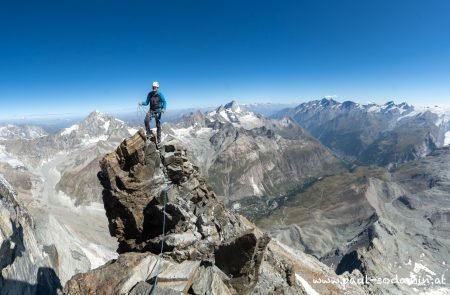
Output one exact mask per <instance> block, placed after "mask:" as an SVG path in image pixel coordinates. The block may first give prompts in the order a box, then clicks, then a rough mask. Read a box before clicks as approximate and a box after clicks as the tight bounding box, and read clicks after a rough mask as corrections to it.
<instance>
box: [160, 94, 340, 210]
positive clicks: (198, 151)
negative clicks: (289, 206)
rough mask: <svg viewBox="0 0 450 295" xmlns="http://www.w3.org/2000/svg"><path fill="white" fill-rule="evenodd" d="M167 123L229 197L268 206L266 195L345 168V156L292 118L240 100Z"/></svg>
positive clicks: (171, 134)
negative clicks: (274, 117) (249, 106)
mask: <svg viewBox="0 0 450 295" xmlns="http://www.w3.org/2000/svg"><path fill="white" fill-rule="evenodd" d="M164 127H165V129H164V131H165V133H166V134H168V136H167V138H168V139H171V138H176V139H178V140H180V141H181V142H182V143H183V144H184V145H186V146H187V147H188V150H189V153H188V157H189V159H191V160H192V162H193V163H195V164H196V165H198V166H199V168H200V171H201V172H202V173H203V174H204V175H205V176H206V178H207V179H208V183H210V185H211V186H212V187H213V188H214V191H215V192H216V193H217V194H218V195H219V196H221V197H224V198H223V200H226V201H230V200H231V201H238V200H239V201H242V199H247V200H259V201H260V202H261V204H260V205H261V206H262V207H264V206H265V203H266V198H271V199H273V198H274V197H277V196H280V195H283V194H286V193H287V192H289V191H291V190H295V189H297V188H298V187H301V186H302V185H304V184H305V183H307V182H309V181H311V180H312V179H316V178H318V177H321V176H324V175H329V174H333V173H336V172H339V171H342V170H343V164H342V162H341V161H340V160H338V159H337V158H336V157H335V156H333V155H332V154H331V153H330V152H329V151H328V150H327V149H326V148H325V147H323V146H322V145H321V144H320V143H319V142H318V141H317V140H315V139H314V138H313V137H311V136H310V135H309V134H308V133H307V132H305V131H304V130H303V129H302V128H300V127H299V126H298V125H297V124H295V123H294V122H293V121H292V120H290V119H287V118H284V119H280V120H272V119H268V118H265V117H263V116H261V115H257V114H255V113H252V112H249V111H247V110H246V109H245V108H244V107H243V106H241V105H239V104H238V103H236V102H231V103H229V104H227V105H225V106H221V107H219V108H217V109H216V110H215V111H212V112H209V113H201V112H197V113H193V114H191V115H189V116H185V117H184V118H183V119H182V120H180V121H179V122H178V123H177V124H167V125H165V126H164ZM254 196H258V197H261V198H254ZM240 203H241V205H243V204H245V203H246V202H240ZM255 205H256V204H248V206H249V207H252V206H253V207H254V206H255Z"/></svg>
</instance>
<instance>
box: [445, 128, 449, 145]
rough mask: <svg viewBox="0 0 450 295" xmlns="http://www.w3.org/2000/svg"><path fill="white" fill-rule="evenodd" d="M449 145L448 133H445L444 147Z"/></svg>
mask: <svg viewBox="0 0 450 295" xmlns="http://www.w3.org/2000/svg"><path fill="white" fill-rule="evenodd" d="M445 145H450V131H447V132H445V139H444V146H445Z"/></svg>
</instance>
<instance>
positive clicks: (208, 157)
mask: <svg viewBox="0 0 450 295" xmlns="http://www.w3.org/2000/svg"><path fill="white" fill-rule="evenodd" d="M282 107H284V106H283V105H277V104H273V105H272V104H263V105H247V106H245V105H240V104H239V103H237V102H235V101H232V102H230V103H227V104H225V105H223V106H219V107H217V108H213V109H207V110H202V111H192V112H186V113H180V114H178V115H177V116H175V117H173V118H172V119H171V121H170V122H168V121H166V122H165V123H164V124H163V144H164V143H165V142H168V141H171V142H179V143H180V144H181V146H183V147H185V148H186V149H187V151H186V153H187V158H188V159H189V161H190V162H191V163H192V164H193V165H194V166H193V169H198V171H200V172H201V173H202V174H203V175H205V178H206V181H207V182H208V184H209V185H210V186H211V187H210V188H208V190H210V189H212V190H213V191H214V192H215V193H216V195H217V196H218V198H219V199H220V200H222V201H224V202H225V203H227V205H228V207H229V208H231V209H232V210H234V211H238V212H239V213H241V214H243V215H245V216H247V217H248V218H250V219H251V220H255V221H257V223H258V225H260V226H262V227H264V229H266V230H267V231H270V232H271V233H272V235H273V236H274V237H277V238H278V239H280V240H282V241H284V242H285V243H287V244H289V245H290V246H293V247H296V248H297V249H300V250H301V251H304V252H306V253H308V254H312V255H314V256H316V257H317V258H318V259H320V260H321V261H322V262H325V263H327V264H328V265H330V266H333V268H334V270H335V271H336V272H337V273H339V274H341V273H346V272H347V273H348V272H352V273H353V274H354V272H357V273H358V272H359V273H362V274H367V275H373V276H375V275H386V276H392V275H395V274H402V275H405V272H411V273H413V274H415V275H416V276H419V275H426V274H427V273H428V275H431V273H430V271H431V272H434V273H435V274H436V273H438V272H445V269H446V266H442V265H448V263H450V261H448V258H446V256H445V255H446V253H447V254H448V249H449V248H450V245H449V242H448V238H447V237H446V236H445V233H447V232H448V228H447V227H448V222H447V221H445V220H446V218H447V219H448V212H447V211H448V208H450V207H449V206H450V205H449V204H447V203H448V202H447V200H448V191H449V190H448V187H447V186H448V185H447V184H448V183H447V182H448V179H449V178H448V175H447V174H448V173H447V170H448V169H446V168H445V167H446V165H448V164H449V161H450V160H449V156H448V155H449V153H448V148H447V146H448V145H450V123H449V121H450V120H449V119H450V111H449V110H447V109H444V108H439V107H428V108H418V107H414V106H411V105H408V104H406V103H401V104H395V103H393V102H388V103H386V104H384V105H377V104H367V105H362V104H358V103H355V102H351V101H346V102H338V101H336V100H333V99H322V100H316V101H311V102H307V103H302V104H300V105H298V106H296V107H289V108H284V109H282ZM257 109H260V110H261V112H263V111H264V110H265V111H264V112H265V114H271V113H272V114H273V115H272V117H266V116H264V115H262V114H260V113H258V112H256V111H255V110H257ZM152 123H153V122H152ZM142 125H143V124H142V122H140V121H139V120H136V121H132V122H131V123H130V122H127V121H122V120H119V119H117V118H115V117H113V116H110V115H107V114H104V113H101V112H93V113H91V114H90V115H89V116H88V117H86V118H85V119H83V120H80V121H78V122H74V123H73V124H71V125H70V126H66V128H63V129H59V130H58V131H56V132H47V131H46V130H44V129H43V128H39V127H35V126H23V125H20V126H17V125H11V124H4V125H1V126H0V174H3V175H4V176H5V178H6V179H7V180H8V182H9V183H11V185H12V186H13V187H15V189H16V190H17V192H18V198H19V199H20V201H22V202H23V203H24V204H26V205H25V206H26V207H27V208H28V210H29V212H30V216H32V217H33V218H34V220H35V221H34V222H35V223H34V227H33V231H34V234H35V237H36V240H37V242H38V243H43V245H44V246H45V249H46V251H48V254H47V255H49V257H50V261H52V266H53V267H55V269H57V268H58V269H59V270H58V271H56V273H57V275H58V276H59V278H60V279H61V282H62V283H64V282H66V281H67V280H68V279H69V278H70V277H71V276H72V275H73V274H74V273H76V272H79V271H87V270H88V269H90V268H92V267H94V266H99V265H101V264H103V263H104V262H105V261H107V260H109V259H111V258H113V257H115V256H114V255H115V253H114V248H115V247H116V243H115V241H114V240H112V239H111V238H110V237H109V233H108V229H107V224H106V220H105V218H104V214H105V213H104V210H103V204H102V193H101V191H102V188H101V186H100V183H99V181H98V179H97V173H98V172H99V165H98V164H99V161H100V160H101V158H102V157H103V155H104V154H106V153H108V152H111V151H113V150H115V149H116V147H117V146H118V145H119V144H120V143H121V142H122V140H123V139H124V138H128V137H129V136H130V135H133V134H136V132H138V129H139V128H140V127H142ZM152 126H154V125H153V124H152ZM386 168H388V169H386ZM49 229H51V230H49ZM92 236H96V240H95V241H94V242H88V241H89V237H92ZM383 242H384V243H385V244H383ZM380 243H381V244H380ZM67 245H70V246H67ZM67 247H68V248H69V249H70V251H67V249H66V248H67ZM49 249H50V250H49ZM46 253H47V252H46ZM405 253H408V254H405ZM422 254H423V255H422ZM416 256H419V258H417V257H416ZM383 257H388V258H389V260H390V261H392V263H396V266H395V267H397V268H393V267H389V268H388V269H385V268H384V267H382V264H383V259H384V258H383ZM447 257H448V255H447ZM409 259H411V262H410V261H409ZM439 263H440V264H439ZM442 263H446V264H442ZM398 266H401V267H402V268H403V270H401V271H400V270H399V268H398ZM423 271H424V272H423ZM432 276H434V275H432ZM372 287H373V288H372ZM372 287H368V288H369V289H370V290H372V291H374V292H385V291H387V290H388V289H383V288H382V287H376V286H375V287H374V286H372ZM408 290H410V289H408ZM403 291H404V290H403ZM394 293H395V292H394ZM400 294H401V292H400Z"/></svg>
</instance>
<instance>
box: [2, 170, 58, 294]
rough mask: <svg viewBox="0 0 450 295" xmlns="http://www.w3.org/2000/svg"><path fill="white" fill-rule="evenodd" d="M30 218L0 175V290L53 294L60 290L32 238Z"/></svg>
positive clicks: (48, 264) (49, 264)
mask: <svg viewBox="0 0 450 295" xmlns="http://www.w3.org/2000/svg"><path fill="white" fill-rule="evenodd" d="M32 227H33V220H32V219H31V217H30V216H29V214H28V213H27V212H26V210H25V209H23V208H22V207H21V206H20V204H19V203H18V201H17V197H16V193H15V191H14V190H13V188H12V187H11V186H10V185H9V183H8V182H6V180H5V179H4V178H3V176H1V175H0V244H1V246H0V270H1V276H0V291H1V292H0V293H1V294H36V293H38V294H56V293H57V291H58V290H60V291H61V290H62V287H61V283H60V281H59V278H58V277H57V275H56V274H55V271H54V270H53V268H52V263H51V262H50V260H49V259H48V256H47V255H46V254H44V252H43V251H42V249H41V247H40V245H39V244H38V243H37V242H36V238H35V237H34V234H33V231H32Z"/></svg>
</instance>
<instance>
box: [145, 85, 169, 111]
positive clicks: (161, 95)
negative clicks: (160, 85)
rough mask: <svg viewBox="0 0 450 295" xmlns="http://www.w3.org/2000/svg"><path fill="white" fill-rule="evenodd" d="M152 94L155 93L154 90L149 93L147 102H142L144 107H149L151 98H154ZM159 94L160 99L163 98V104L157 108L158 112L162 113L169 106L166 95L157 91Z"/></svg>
mask: <svg viewBox="0 0 450 295" xmlns="http://www.w3.org/2000/svg"><path fill="white" fill-rule="evenodd" d="M152 92H153V90H152V91H150V92H149V93H148V95H147V99H146V101H143V102H142V105H143V106H147V105H149V104H150V98H151V97H152ZM157 93H158V94H159V97H160V98H161V104H162V105H160V106H159V107H158V108H157V112H161V110H162V109H164V110H165V109H166V105H167V104H166V98H165V97H164V94H162V93H161V92H159V91H157Z"/></svg>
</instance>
